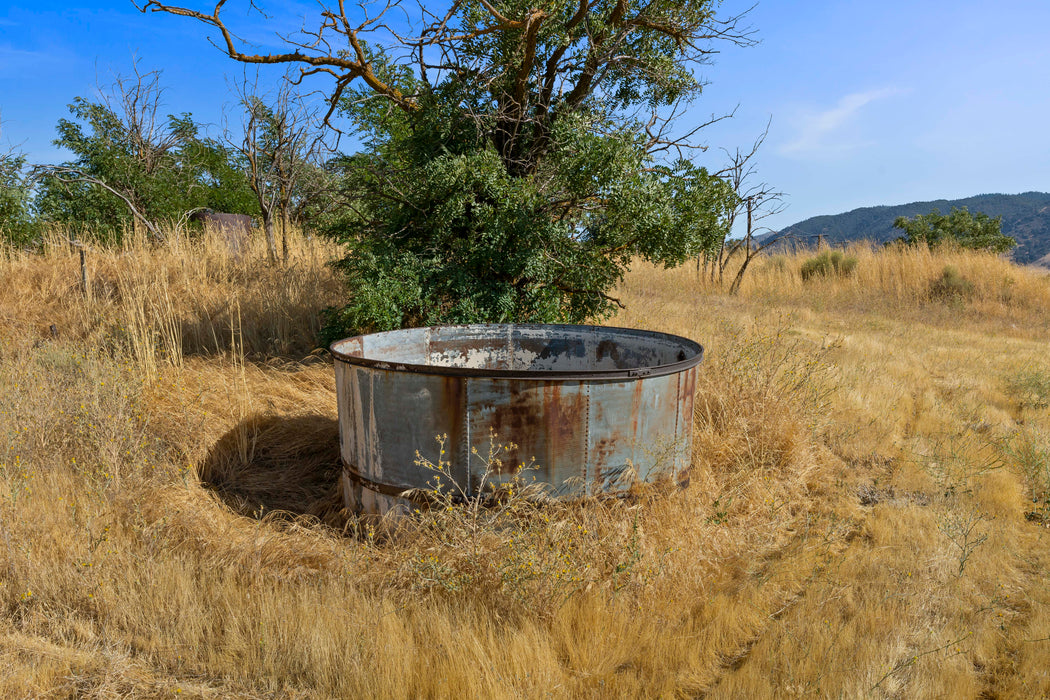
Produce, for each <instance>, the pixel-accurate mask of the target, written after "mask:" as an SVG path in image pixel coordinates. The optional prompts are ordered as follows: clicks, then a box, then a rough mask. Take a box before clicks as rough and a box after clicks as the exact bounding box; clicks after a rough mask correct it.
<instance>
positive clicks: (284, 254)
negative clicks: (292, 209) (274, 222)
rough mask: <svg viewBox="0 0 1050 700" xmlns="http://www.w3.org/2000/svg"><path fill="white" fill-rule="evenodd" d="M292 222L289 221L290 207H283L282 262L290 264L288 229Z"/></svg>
mask: <svg viewBox="0 0 1050 700" xmlns="http://www.w3.org/2000/svg"><path fill="white" fill-rule="evenodd" d="M290 225H291V222H290V221H289V219H288V205H286V204H285V205H282V206H281V260H282V261H283V262H284V264H285V265H287V264H288V228H289V226H290Z"/></svg>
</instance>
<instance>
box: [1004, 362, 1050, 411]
mask: <svg viewBox="0 0 1050 700" xmlns="http://www.w3.org/2000/svg"><path fill="white" fill-rule="evenodd" d="M1006 389H1007V391H1008V392H1009V393H1010V394H1012V395H1013V396H1014V397H1016V398H1017V401H1018V403H1019V404H1020V406H1021V408H1022V409H1024V408H1047V407H1050V372H1044V371H1042V370H1039V369H1036V368H1034V367H1026V368H1024V369H1021V370H1018V371H1017V372H1015V373H1014V374H1012V375H1010V376H1008V377H1007V378H1006Z"/></svg>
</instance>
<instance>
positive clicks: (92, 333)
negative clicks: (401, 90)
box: [0, 238, 1050, 698]
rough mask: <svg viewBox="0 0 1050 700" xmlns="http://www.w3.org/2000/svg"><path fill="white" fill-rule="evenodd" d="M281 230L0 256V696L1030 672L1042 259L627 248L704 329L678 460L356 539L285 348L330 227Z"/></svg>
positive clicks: (302, 341) (461, 690)
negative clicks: (813, 267) (734, 263)
mask: <svg viewBox="0 0 1050 700" xmlns="http://www.w3.org/2000/svg"><path fill="white" fill-rule="evenodd" d="M293 249H294V254H293V257H292V260H291V262H290V264H289V265H288V266H286V267H278V268H271V267H269V266H267V265H265V264H264V263H263V260H264V259H265V255H264V252H263V251H262V250H261V249H252V250H249V251H247V252H246V253H245V254H244V255H243V256H242V257H240V258H239V259H233V258H231V257H230V256H229V255H228V254H226V253H225V251H224V250H223V249H222V248H221V247H219V246H217V245H214V244H212V243H209V242H200V241H192V240H188V239H185V238H176V239H175V240H172V241H170V242H169V243H167V244H164V245H162V246H160V247H158V248H155V249H151V248H149V247H147V246H145V245H144V244H142V243H137V244H132V245H129V246H128V247H127V248H126V249H124V250H122V251H115V252H110V251H104V250H91V251H89V253H88V257H87V260H88V268H89V289H88V293H87V294H86V295H85V294H83V293H82V292H81V290H80V280H79V258H78V256H77V254H76V253H75V252H74V251H72V250H71V249H70V248H69V247H68V245H64V244H62V243H61V242H60V241H58V240H57V239H56V240H55V241H53V242H52V244H51V245H50V246H49V247H48V249H47V250H46V251H45V253H44V254H43V255H28V254H22V253H17V252H12V251H9V252H8V253H7V256H6V259H5V260H3V261H0V275H2V276H3V279H4V281H5V284H4V285H3V286H2V287H0V317H2V322H0V606H2V611H3V612H2V614H0V696H2V697H98V698H110V697H129V696H130V697H172V696H175V695H179V696H183V697H245V698H256V697H317V698H323V697H381V698H386V697H389V698H398V697H403V698H414V697H424V696H425V697H491V698H504V697H603V698H604V697H663V696H668V697H675V696H681V697H695V696H706V697H727V698H735V697H791V696H798V697H1039V696H1045V695H1047V694H1050V675H1048V672H1047V669H1048V668H1050V641H1048V639H1050V613H1048V612H1047V611H1048V610H1050V588H1048V583H1047V581H1048V579H1047V576H1046V572H1047V567H1048V564H1050V553H1048V551H1050V550H1048V547H1047V545H1048V534H1047V529H1046V527H1045V525H1047V524H1048V523H1050V409H1048V407H1047V404H1048V403H1050V353H1048V352H1047V343H1048V341H1050V281H1048V280H1047V278H1046V277H1045V276H1042V275H1040V274H1039V273H1037V272H1034V271H1028V270H1024V269H1021V268H1017V267H1015V266H1012V265H1010V264H1008V263H1006V262H1003V261H1001V260H998V259H995V258H992V257H988V256H982V255H975V254H968V253H962V252H959V253H950V254H940V255H934V254H931V253H929V252H928V251H914V250H884V251H877V252H873V251H871V250H866V249H857V250H855V251H854V252H853V254H854V255H856V256H857V258H858V265H857V268H856V271H855V272H854V274H853V275H852V276H851V277H848V278H841V279H816V280H810V281H809V282H807V283H805V284H803V283H802V282H801V280H800V278H799V275H798V270H799V267H800V266H801V264H802V262H803V260H804V258H805V257H806V256H805V255H798V256H785V257H782V258H771V259H763V260H759V261H758V262H757V263H756V267H755V269H754V270H753V271H752V274H751V275H750V276H749V277H747V278H746V279H745V283H744V285H743V287H742V289H741V293H740V294H739V295H738V296H734V297H730V296H727V295H725V294H724V293H722V291H721V290H720V289H718V288H717V287H716V286H715V285H712V284H710V283H707V282H702V281H698V280H697V276H696V272H695V270H690V269H687V268H683V269H681V270H677V271H662V270H656V269H650V268H647V267H645V266H638V267H637V268H636V269H635V271H634V272H633V273H632V274H631V276H630V277H629V279H628V280H627V282H626V283H625V285H624V289H623V290H622V291H623V293H624V297H625V299H626V301H627V303H628V309H627V311H625V312H622V313H621V314H620V316H619V317H617V318H616V319H614V322H615V323H616V324H618V325H632V326H638V327H645V328H658V329H660V330H666V331H670V332H675V333H681V334H683V335H687V336H689V337H693V338H695V339H697V340H698V341H700V342H701V343H703V344H704V345H705V346H706V348H707V357H706V359H705V362H704V364H703V365H702V368H703V371H702V377H703V381H702V383H701V386H700V388H699V391H698V395H697V415H696V419H697V420H696V433H695V440H694V448H695V449H694V465H693V466H694V469H693V478H692V481H691V485H690V486H689V488H687V489H685V490H675V491H665V490H662V489H659V488H646V489H638V491H637V493H636V494H635V495H634V497H633V498H631V499H628V500H625V501H618V502H615V503H588V504H583V505H581V506H566V505H560V506H548V507H538V508H537V507H532V506H529V505H528V504H525V503H516V504H514V507H513V508H510V509H508V510H506V511H504V512H502V513H498V514H496V513H492V514H484V515H482V516H481V522H480V525H481V526H480V527H476V525H478V523H477V522H476V521H474V520H472V519H471V514H470V513H469V512H468V511H453V512H447V511H439V512H435V513H433V514H431V515H430V516H427V517H423V518H422V519H421V520H420V521H419V522H418V523H414V524H410V525H406V526H404V527H400V528H395V529H394V530H392V531H391V532H387V533H386V534H383V535H377V534H375V531H374V530H372V529H370V528H369V523H366V522H357V521H356V520H355V519H354V518H353V517H352V516H349V515H348V514H346V513H345V512H343V511H342V510H341V509H340V507H339V506H340V504H339V501H338V496H337V492H336V491H335V490H334V488H333V486H334V484H333V483H332V479H333V475H334V474H335V472H336V470H337V469H338V454H337V444H336V443H337V431H336V423H335V416H336V413H335V400H334V387H333V383H334V381H333V377H332V370H331V366H330V365H329V364H327V363H325V362H324V361H323V360H321V359H319V358H318V357H317V356H314V355H311V354H310V351H311V350H312V340H313V338H314V333H315V331H316V329H317V312H318V310H319V309H320V308H322V307H324V306H326V305H329V304H331V303H333V302H335V301H336V300H337V299H338V294H339V285H338V280H337V279H336V278H335V277H334V275H333V273H332V272H330V271H329V270H328V268H326V267H325V266H324V264H323V263H324V261H325V260H326V259H328V258H330V257H332V256H333V255H334V254H335V251H333V250H332V249H331V248H329V247H327V246H325V245H324V244H323V243H320V242H317V241H308V240H303V239H297V240H296V241H295V245H294V246H293ZM946 265H952V266H954V267H955V268H956V269H957V270H958V272H959V274H961V275H962V277H964V278H966V279H967V280H969V282H970V283H971V284H972V289H968V291H967V292H966V294H965V295H964V296H959V297H951V296H949V297H945V296H943V295H941V296H938V295H937V294H931V284H933V282H934V280H936V279H937V278H938V277H939V276H940V275H941V274H942V272H943V269H944V267H945V266H946ZM1007 280H1010V281H1009V282H1008V281H1007ZM52 324H53V325H54V326H55V327H56V329H57V337H55V336H54V335H53V334H52V333H51V331H50V326H51V325H52ZM1044 381H1045V385H1044V383H1043V382H1044ZM491 521H498V522H496V523H495V524H494V523H493V522H491Z"/></svg>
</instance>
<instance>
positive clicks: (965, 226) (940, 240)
mask: <svg viewBox="0 0 1050 700" xmlns="http://www.w3.org/2000/svg"><path fill="white" fill-rule="evenodd" d="M1002 223H1003V219H1002V217H1001V216H997V217H995V218H994V219H992V218H990V217H989V216H988V215H987V214H984V213H982V212H977V213H976V214H971V213H970V212H969V210H968V209H967V208H966V207H963V208H962V209H958V208H956V207H952V210H951V213H949V214H948V215H947V216H944V215H942V214H941V213H940V211H938V210H937V209H934V210H933V211H931V212H930V213H929V214H919V215H917V216H915V217H914V218H911V219H909V218H907V217H905V216H898V217H897V219H896V220H895V221H894V222H893V227H894V228H899V229H901V230H903V231H904V235H903V236H901V237H900V238H898V239H897V240H899V241H903V242H904V243H906V244H908V245H916V244H918V243H925V244H926V245H928V246H929V247H930V248H936V247H937V246H940V245H944V244H947V243H953V244H955V245H958V246H961V247H963V248H969V249H972V250H986V251H990V252H992V253H1005V252H1006V251H1008V250H1010V249H1011V248H1013V247H1014V246H1015V245H1017V241H1015V240H1014V239H1013V238H1011V237H1010V236H1004V235H1003V233H1002Z"/></svg>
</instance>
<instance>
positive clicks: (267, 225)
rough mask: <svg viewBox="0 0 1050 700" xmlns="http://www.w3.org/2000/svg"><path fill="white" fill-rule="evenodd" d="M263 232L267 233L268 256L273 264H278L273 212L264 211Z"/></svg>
mask: <svg viewBox="0 0 1050 700" xmlns="http://www.w3.org/2000/svg"><path fill="white" fill-rule="evenodd" d="M262 218H263V231H264V232H265V233H266V255H267V257H268V258H269V259H270V262H271V263H273V264H276V263H277V239H276V237H275V235H274V230H273V229H274V226H273V212H272V211H270V210H263V213H262Z"/></svg>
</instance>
